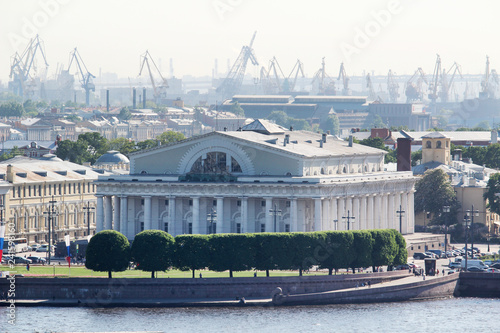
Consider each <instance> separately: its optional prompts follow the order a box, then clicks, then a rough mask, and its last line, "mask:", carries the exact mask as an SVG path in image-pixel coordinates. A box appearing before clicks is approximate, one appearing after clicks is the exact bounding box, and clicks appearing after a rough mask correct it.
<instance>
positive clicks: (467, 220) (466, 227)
mask: <svg viewBox="0 0 500 333" xmlns="http://www.w3.org/2000/svg"><path fill="white" fill-rule="evenodd" d="M464 222H465V270H466V271H467V257H468V254H469V253H468V251H467V230H468V229H469V226H468V225H467V222H469V216H468V215H467V214H465V215H464Z"/></svg>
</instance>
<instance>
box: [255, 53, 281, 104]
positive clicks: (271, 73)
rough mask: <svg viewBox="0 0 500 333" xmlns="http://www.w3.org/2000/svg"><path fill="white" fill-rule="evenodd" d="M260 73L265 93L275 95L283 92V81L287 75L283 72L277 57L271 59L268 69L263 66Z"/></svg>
mask: <svg viewBox="0 0 500 333" xmlns="http://www.w3.org/2000/svg"><path fill="white" fill-rule="evenodd" d="M260 74H261V75H260V80H261V83H262V86H263V90H264V93H265V94H268V95H273V94H280V93H282V92H283V86H282V83H281V81H282V78H283V81H284V78H285V75H284V74H283V71H282V70H281V66H280V65H279V63H278V59H276V57H273V58H272V59H271V60H270V61H269V67H268V68H267V69H266V68H265V67H262V69H261V71H260Z"/></svg>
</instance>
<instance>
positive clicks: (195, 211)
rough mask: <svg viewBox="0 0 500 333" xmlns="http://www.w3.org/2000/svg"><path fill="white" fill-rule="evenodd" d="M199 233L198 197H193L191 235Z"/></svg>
mask: <svg viewBox="0 0 500 333" xmlns="http://www.w3.org/2000/svg"><path fill="white" fill-rule="evenodd" d="M217 229H218V226H217ZM199 233H200V197H193V234H199Z"/></svg>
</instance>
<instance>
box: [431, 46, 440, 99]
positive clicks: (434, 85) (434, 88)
mask: <svg viewBox="0 0 500 333" xmlns="http://www.w3.org/2000/svg"><path fill="white" fill-rule="evenodd" d="M440 77H441V57H440V56H439V54H437V58H436V64H435V65H434V72H433V74H432V81H431V83H430V84H429V95H428V97H429V99H430V100H431V103H432V104H436V100H437V99H438V97H439V96H438V85H439V84H440V82H441V80H440Z"/></svg>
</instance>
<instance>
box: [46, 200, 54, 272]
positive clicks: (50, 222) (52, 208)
mask: <svg viewBox="0 0 500 333" xmlns="http://www.w3.org/2000/svg"><path fill="white" fill-rule="evenodd" d="M56 202H57V201H55V200H54V196H52V200H50V201H49V204H50V206H49V210H48V211H46V212H44V213H43V214H44V215H47V216H48V219H49V249H48V251H47V253H48V256H49V258H48V263H49V265H50V254H51V252H52V242H51V236H52V221H53V219H54V217H53V216H54V214H56V213H57V211H56V208H55V204H56ZM54 240H55V237H54Z"/></svg>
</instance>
